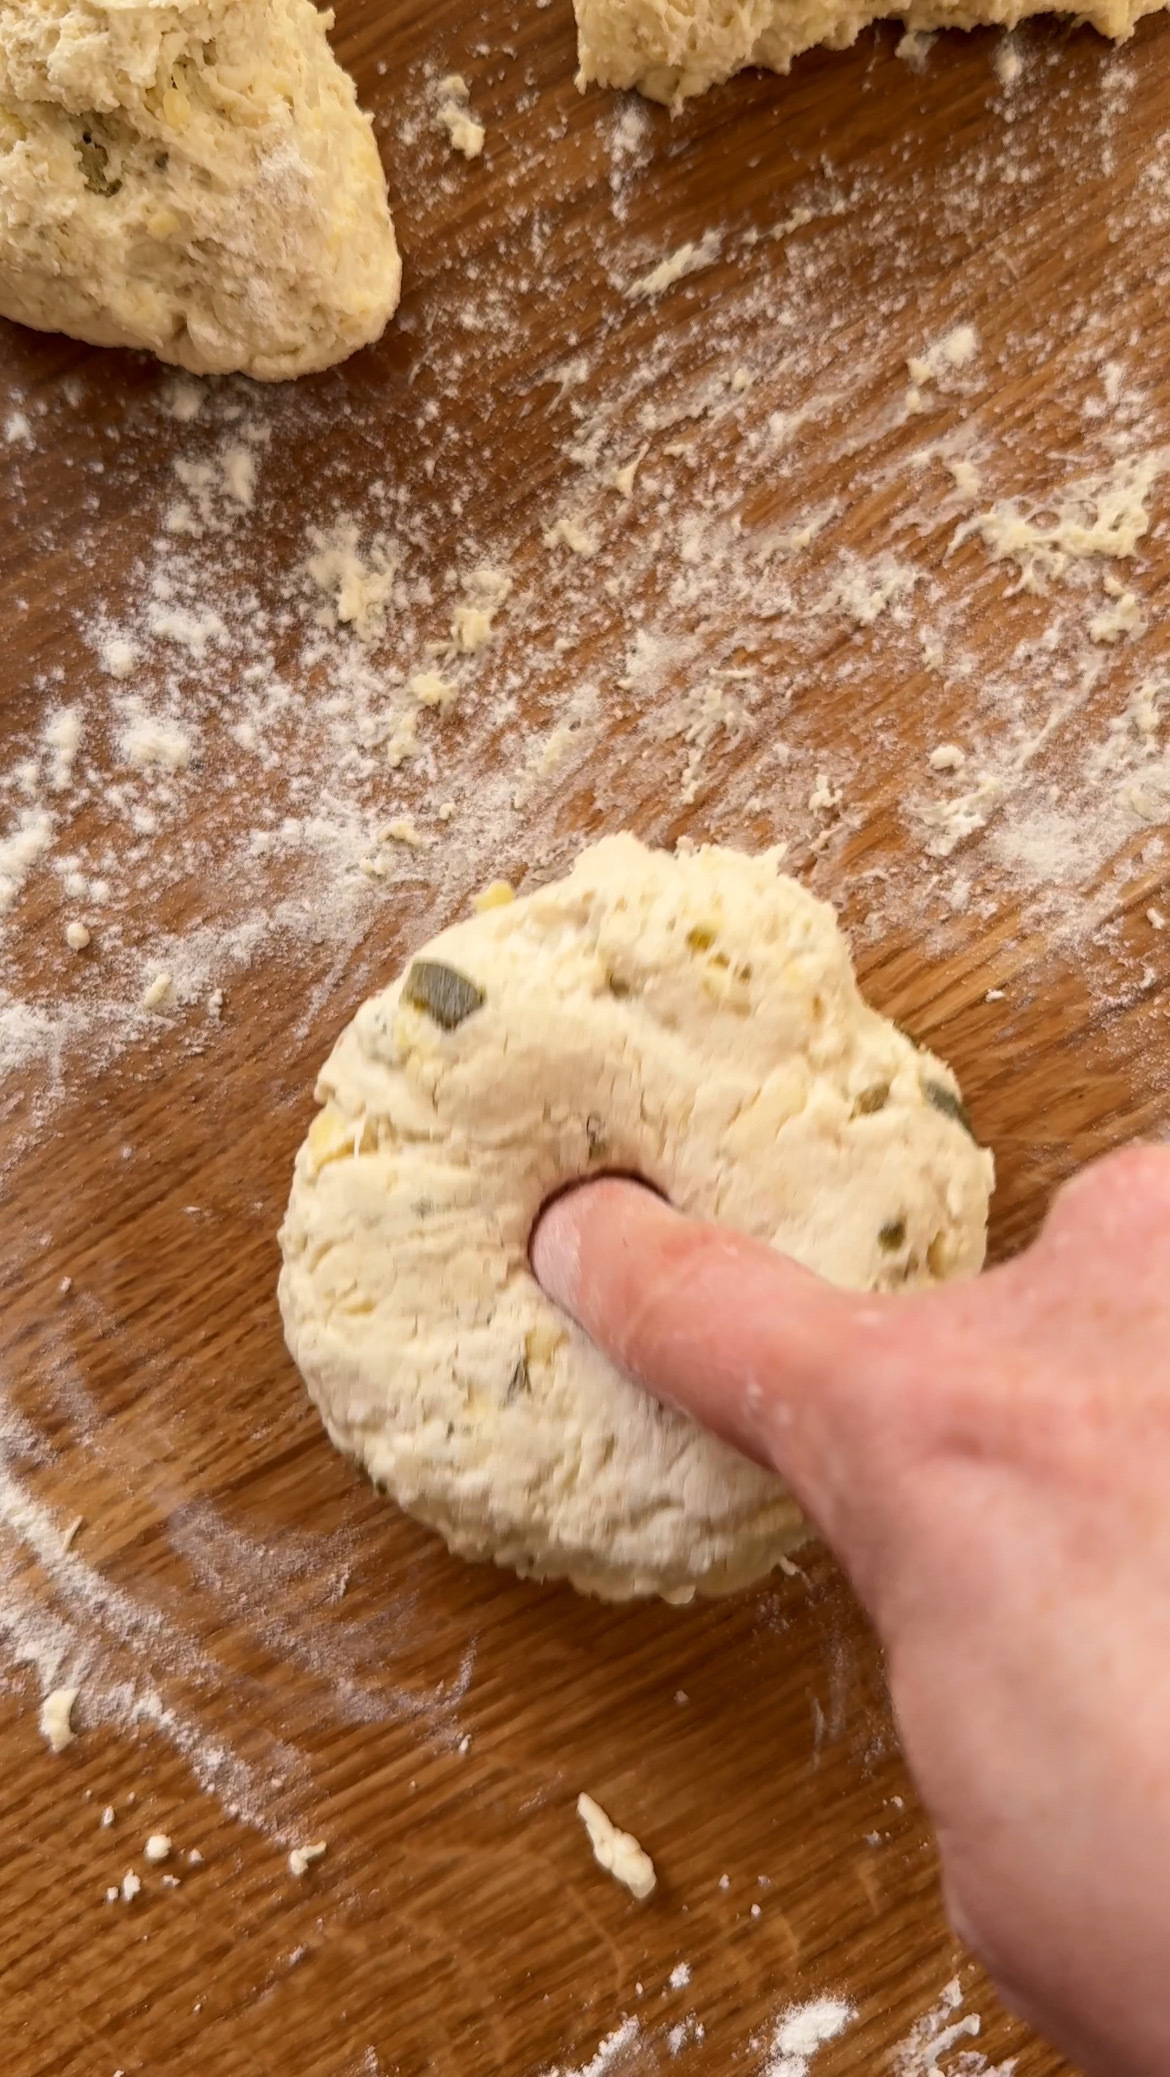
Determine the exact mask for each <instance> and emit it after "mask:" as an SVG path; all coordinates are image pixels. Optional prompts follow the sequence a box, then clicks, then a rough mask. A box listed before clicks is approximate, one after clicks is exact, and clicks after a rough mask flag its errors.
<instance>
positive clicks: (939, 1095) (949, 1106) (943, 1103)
mask: <svg viewBox="0 0 1170 2077" xmlns="http://www.w3.org/2000/svg"><path fill="white" fill-rule="evenodd" d="M923 1094H924V1096H925V1097H926V1101H927V1103H932V1104H933V1105H934V1108H935V1110H936V1111H941V1112H942V1114H943V1117H944V1118H953V1119H954V1121H955V1123H956V1125H961V1126H962V1128H963V1130H964V1132H966V1133H968V1134H969V1135H970V1137H971V1138H972V1139H974V1137H975V1134H974V1132H972V1130H971V1120H970V1118H969V1117H968V1116H967V1106H966V1104H965V1103H964V1102H963V1100H962V1098H961V1097H959V1096H956V1095H955V1092H954V1090H953V1089H948V1088H947V1087H946V1085H945V1083H943V1082H924V1083H923Z"/></svg>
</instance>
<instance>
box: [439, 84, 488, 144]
mask: <svg viewBox="0 0 1170 2077" xmlns="http://www.w3.org/2000/svg"><path fill="white" fill-rule="evenodd" d="M438 94H439V105H438V109H437V111H436V113H437V118H438V120H439V122H440V123H442V125H443V128H444V129H445V131H446V132H447V135H448V137H449V138H450V140H451V144H452V147H453V149H454V150H455V151H461V152H462V153H463V156H464V158H465V159H478V158H481V157H482V156H483V147H484V140H485V138H486V135H487V132H486V131H485V129H484V126H483V124H482V123H478V122H476V119H475V117H474V116H473V115H472V113H471V88H470V87H469V86H468V84H467V81H466V80H465V79H464V77H463V75H462V73H460V72H452V73H451V75H450V77H449V78H447V79H441V80H440V81H439V85H438Z"/></svg>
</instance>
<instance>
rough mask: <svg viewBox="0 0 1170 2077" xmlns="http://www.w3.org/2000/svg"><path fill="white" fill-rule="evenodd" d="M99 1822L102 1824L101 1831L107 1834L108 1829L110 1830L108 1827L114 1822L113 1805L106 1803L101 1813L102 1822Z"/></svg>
mask: <svg viewBox="0 0 1170 2077" xmlns="http://www.w3.org/2000/svg"><path fill="white" fill-rule="evenodd" d="M101 1822H102V1830H103V1831H104V1832H108V1831H109V1829H110V1826H111V1825H112V1824H113V1822H114V1806H113V1804H112V1803H107V1804H106V1807H105V1809H104V1810H103V1811H102V1820H101Z"/></svg>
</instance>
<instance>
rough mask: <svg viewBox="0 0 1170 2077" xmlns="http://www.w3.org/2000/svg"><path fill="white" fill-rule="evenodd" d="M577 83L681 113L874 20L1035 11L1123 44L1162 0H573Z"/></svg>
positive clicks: (954, 23)
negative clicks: (751, 74) (696, 97)
mask: <svg viewBox="0 0 1170 2077" xmlns="http://www.w3.org/2000/svg"><path fill="white" fill-rule="evenodd" d="M574 4H575V6H576V10H577V30H578V49H579V57H580V71H579V73H578V75H577V84H578V86H581V87H585V86H587V85H588V84H589V83H590V82H591V81H596V83H597V84H598V85H599V86H607V87H639V88H640V89H641V91H642V92H643V93H644V94H648V95H649V96H650V98H651V100H653V101H665V102H666V103H667V104H668V105H670V106H673V107H678V106H679V104H680V103H681V102H683V101H685V100H687V99H688V98H689V96H690V95H692V94H702V93H704V92H705V91H706V89H707V88H708V87H711V86H716V85H718V84H719V83H720V82H721V81H723V80H725V79H730V78H731V76H732V74H733V73H734V72H741V71H742V70H743V69H744V67H745V66H747V65H762V66H766V67H768V68H769V69H770V70H771V71H773V72H787V71H788V69H789V67H790V66H791V64H792V61H793V59H794V58H795V57H798V56H799V54H800V52H801V51H805V50H811V49H812V47H813V46H814V44H818V43H823V44H828V45H829V47H830V48H831V49H833V50H844V49H845V48H846V46H847V45H848V44H851V43H853V42H854V41H855V40H856V38H857V37H858V36H859V34H860V33H861V31H862V29H864V28H866V27H867V25H868V24H869V23H870V22H877V21H884V20H886V19H887V18H890V17H892V18H893V19H894V20H896V21H901V22H905V24H906V27H907V28H908V29H918V30H926V29H973V28H976V27H978V26H979V25H980V24H984V23H995V24H999V25H1000V26H1002V27H1003V28H1007V29H1011V28H1014V27H1015V25H1016V23H1017V22H1020V21H1023V19H1024V17H1025V16H1026V15H1031V14H1053V13H1066V14H1073V15H1075V16H1076V17H1077V20H1078V21H1082V22H1091V23H1092V24H1093V26H1094V27H1095V28H1097V29H1099V30H1100V31H1101V33H1102V35H1104V36H1113V37H1117V38H1119V39H1120V38H1124V37H1127V36H1129V35H1131V34H1132V32H1133V27H1134V24H1135V22H1138V21H1140V20H1141V18H1142V16H1143V15H1146V14H1153V13H1155V12H1157V11H1158V10H1159V9H1160V8H1161V7H1162V6H1163V5H1164V4H1165V0H1089V4H1088V5H1087V6H1081V5H1074V4H1073V0H1066V4H1065V5H1064V6H1061V5H1060V0H908V4H906V5H903V6H897V5H890V4H889V0H574Z"/></svg>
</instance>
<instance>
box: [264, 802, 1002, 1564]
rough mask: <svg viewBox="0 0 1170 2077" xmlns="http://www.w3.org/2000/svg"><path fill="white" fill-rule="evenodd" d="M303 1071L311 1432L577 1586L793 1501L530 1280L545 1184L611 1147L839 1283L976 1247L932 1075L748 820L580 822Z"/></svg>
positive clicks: (979, 1170)
mask: <svg viewBox="0 0 1170 2077" xmlns="http://www.w3.org/2000/svg"><path fill="white" fill-rule="evenodd" d="M317 1096H318V1099H319V1101H320V1102H321V1103H322V1104H323V1105H324V1109H323V1110H322V1112H321V1114H320V1116H319V1117H318V1118H317V1120H316V1122H315V1124H314V1125H313V1127H312V1130H311V1131H310V1133H309V1136H308V1138H307V1140H306V1141H305V1144H304V1146H303V1147H302V1148H301V1151H300V1154H299V1155H298V1157H297V1164H296V1175H295V1180H294V1183H293V1190H292V1199H291V1202H290V1204H289V1209H288V1215H287V1218H286V1220H285V1223H284V1226H283V1229H282V1232H281V1243H282V1247H283V1251H284V1269H283V1273H282V1276H281V1280H280V1302H281V1308H282V1311H283V1314H284V1323H285V1331H286V1334H287V1336H288V1343H289V1347H290V1349H291V1350H292V1353H293V1355H294V1356H295V1358H296V1361H297V1363H298V1364H299V1365H300V1368H301V1371H302V1374H303V1376H304V1378H305V1381H306V1383H307V1384H308V1387H309V1390H310V1392H311V1393H312V1395H313V1398H314V1399H315V1400H316V1402H317V1405H318V1406H319V1407H320V1409H321V1412H322V1414H323V1416H324V1419H325V1425H326V1427H327V1429H328V1431H329V1433H330V1435H331V1436H332V1438H333V1440H334V1442H335V1443H336V1444H337V1445H338V1447H339V1448H341V1449H343V1450H346V1451H348V1452H349V1453H350V1454H351V1455H353V1456H354V1457H356V1458H358V1459H359V1460H360V1461H361V1462H362V1463H363V1464H364V1465H365V1466H366V1467H367V1469H368V1470H369V1472H370V1474H371V1476H372V1477H373V1478H374V1479H375V1480H376V1481H377V1483H378V1484H379V1485H381V1486H383V1487H384V1488H385V1489H386V1490H387V1491H388V1492H390V1493H391V1494H393V1496H394V1498H395V1499H396V1500H397V1501H398V1502H399V1504H400V1505H401V1506H402V1507H404V1508H406V1509H407V1510H408V1511H409V1512H410V1513H411V1514H414V1515H417V1516H418V1517H419V1519H420V1520H422V1521H424V1522H429V1523H430V1524H431V1525H432V1526H433V1527H434V1528H436V1529H438V1530H439V1531H440V1532H441V1534H442V1535H443V1536H444V1537H445V1538H446V1539H447V1542H448V1543H449V1544H450V1546H451V1548H452V1549H453V1550H456V1551H459V1552H462V1553H463V1554H464V1555H465V1556H467V1557H470V1558H494V1559H496V1560H497V1561H498V1562H499V1563H501V1564H505V1565H512V1566H515V1568H516V1570H517V1571H519V1572H522V1573H526V1574H531V1575H533V1576H535V1577H537V1578H542V1579H543V1578H560V1577H564V1578H567V1579H570V1580H571V1581H572V1582H573V1584H574V1585H575V1586H576V1587H579V1588H580V1589H581V1590H582V1591H584V1592H588V1593H595V1594H600V1595H603V1596H605V1597H607V1598H610V1599H615V1600H618V1599H623V1598H625V1597H627V1596H630V1595H636V1594H649V1593H659V1594H663V1595H665V1596H667V1597H668V1598H671V1599H676V1600H685V1599H689V1598H690V1596H691V1595H692V1594H693V1593H694V1592H695V1591H696V1589H698V1590H701V1591H703V1592H705V1593H720V1592H724V1591H727V1590H729V1589H731V1588H734V1587H738V1586H742V1585H745V1584H746V1583H748V1582H749V1581H751V1580H755V1579H758V1578H759V1577H760V1576H761V1575H762V1574H764V1573H766V1572H767V1571H768V1570H769V1569H770V1568H771V1567H772V1566H773V1565H775V1563H776V1562H777V1560H778V1558H780V1557H781V1556H782V1555H783V1553H784V1552H785V1551H786V1550H788V1549H789V1548H791V1547H792V1546H793V1545H794V1544H795V1543H798V1542H799V1541H800V1540H801V1539H802V1537H803V1535H804V1534H805V1533H806V1532H805V1530H804V1527H803V1524H802V1521H801V1517H800V1514H799V1512H798V1510H797V1508H796V1505H795V1503H794V1502H793V1500H792V1499H791V1498H790V1496H789V1495H788V1493H787V1492H786V1491H785V1489H784V1487H783V1486H782V1485H781V1484H780V1482H779V1480H777V1479H776V1478H774V1477H773V1476H772V1475H770V1474H769V1473H766V1472H764V1471H761V1470H759V1469H758V1468H757V1467H756V1466H755V1465H754V1464H749V1463H747V1462H746V1461H745V1460H744V1459H742V1458H741V1457H739V1456H737V1455H736V1454H735V1453H734V1452H733V1451H731V1450H729V1449H728V1448H726V1447H725V1446H724V1445H723V1444H722V1443H719V1442H716V1441H714V1440H713V1439H712V1438H711V1437H710V1436H708V1435H706V1434H704V1433H702V1432H701V1431H700V1430H699V1429H698V1428H697V1427H696V1426H694V1424H693V1423H692V1422H690V1421H689V1420H687V1419H685V1418H684V1417H683V1416H682V1415H680V1414H677V1413H673V1412H669V1411H667V1410H666V1409H664V1408H662V1407H660V1406H658V1405H656V1404H655V1403H654V1402H653V1401H652V1400H650V1399H649V1398H647V1397H646V1395H645V1394H644V1393H642V1392H640V1391H639V1390H638V1389H637V1388H636V1387H635V1386H634V1385H632V1384H630V1383H629V1382H628V1381H627V1380H626V1379H625V1378H624V1377H622V1376H621V1375H620V1374H619V1373H618V1372H617V1371H616V1370H615V1369H613V1367H612V1366H611V1365H610V1364H609V1363H608V1362H607V1361H606V1359H605V1358H604V1357H603V1356H602V1355H601V1354H600V1353H599V1352H598V1350H597V1349H596V1348H594V1347H593V1346H592V1344H591V1343H590V1342H589V1341H588V1340H587V1339H586V1338H585V1336H584V1335H582V1334H581V1333H580V1331H579V1330H578V1329H577V1328H576V1327H575V1326H573V1325H571V1324H570V1323H569V1321H568V1320H567V1319H566V1318H565V1317H564V1316H563V1315H562V1314H561V1313H560V1312H559V1311H558V1310H557V1308H556V1307H555V1306H554V1305H552V1304H551V1303H550V1301H549V1300H548V1299H547V1298H546V1297H545V1296H544V1293H543V1292H542V1291H541V1289H540V1287H539V1286H538V1284H537V1283H536V1281H535V1279H534V1278H533V1275H532V1272H531V1269H530V1267H529V1261H528V1243H529V1236H530V1234H531V1231H532V1227H533V1224H534V1222H535V1219H536V1216H537V1213H538V1212H539V1210H540V1208H541V1206H542V1204H543V1203H544V1202H545V1200H546V1199H547V1198H548V1196H549V1195H550V1194H551V1193H552V1192H553V1191H555V1190H557V1189H558V1188H560V1187H561V1186H563V1185H564V1184H566V1183H568V1182H571V1181H573V1180H574V1179H576V1178H579V1177H585V1176H588V1175H591V1174H597V1173H601V1172H604V1171H605V1170H612V1169H617V1170H622V1171H626V1172H629V1173H633V1174H638V1175H641V1176H644V1177H645V1178H646V1180H647V1181H648V1182H650V1183H652V1184H654V1185H655V1186H656V1187H657V1188H658V1189H659V1190H660V1191H661V1192H662V1193H663V1194H664V1195H665V1196H667V1197H669V1198H670V1200H671V1201H672V1203H674V1204H675V1205H676V1206H678V1208H679V1209H680V1210H681V1211H684V1212H688V1213H691V1214H694V1215H695V1216H696V1217H700V1218H706V1219H718V1220H722V1221H723V1222H724V1223H725V1224H726V1225H728V1226H730V1227H734V1228H737V1229H738V1230H739V1231H740V1232H742V1233H748V1234H753V1235H755V1236H756V1237H757V1238H758V1239H760V1240H765V1241H770V1242H772V1243H773V1245H774V1246H776V1247H777V1248H780V1249H783V1250H784V1251H785V1252H786V1253H788V1254H790V1255H792V1256H795V1258H796V1259H797V1260H798V1261H800V1262H803V1263H806V1264H807V1265H808V1266H809V1267H810V1268H813V1269H817V1270H820V1271H821V1272H822V1273H823V1274H824V1275H825V1276H827V1277H831V1278H833V1279H834V1280H835V1281H836V1282H837V1283H839V1284H844V1285H851V1286H854V1287H855V1288H857V1289H861V1290H895V1289H898V1288H900V1287H902V1286H905V1285H914V1284H925V1283H930V1282H932V1281H935V1280H936V1279H939V1278H943V1277H951V1276H963V1275H967V1276H969V1275H972V1274H973V1273H974V1272H975V1271H976V1270H978V1269H979V1267H980V1265H981V1263H982V1261H983V1252H984V1237H985V1228H986V1217H987V1205H988V1198H989V1194H990V1189H991V1182H992V1163H991V1157H990V1155H988V1154H986V1153H984V1152H982V1151H981V1149H980V1148H979V1147H977V1146H976V1144H975V1142H974V1140H973V1139H972V1137H971V1134H970V1131H969V1129H968V1127H967V1124H966V1120H965V1115H964V1112H963V1108H962V1103H961V1100H960V1097H959V1093H958V1090H957V1088H956V1086H955V1082H954V1079H953V1077H952V1076H951V1074H950V1073H949V1072H948V1070H947V1069H946V1068H945V1067H943V1066H942V1065H941V1063H940V1062H939V1061H938V1060H936V1059H934V1058H933V1056H932V1055H931V1054H929V1053H924V1052H922V1051H920V1050H919V1049H918V1048H917V1047H916V1046H915V1045H914V1044H913V1042H912V1041H911V1040H910V1039H909V1038H907V1037H905V1036H904V1035H903V1033H902V1032H900V1031H899V1030H897V1029H896V1027H895V1026H894V1025H893V1024H890V1023H888V1022H887V1021H886V1019H885V1018H883V1017H879V1016H878V1015H876V1013H875V1012H874V1011H873V1010H871V1009H868V1008H867V1006H866V1004H865V1003H864V1002H863V1000H862V998H861V996H860V994H859V992H858V989H857V984H856V982H855V980H854V977H853V969H852V966H851V964H850V959H849V953H848V950H847V947H846V944H845V941H844V939H843V937H842V936H841V934H840V932H839V930H838V928H837V924H836V919H835V917H834V915H833V911H832V910H831V909H830V908H828V907H826V906H825V904H824V903H822V902H818V901H815V900H813V898H812V897H811V896H810V895H808V894H806V893H805V891H804V889H803V888H802V887H800V886H799V885H798V884H797V883H796V882H795V881H794V880H791V879H787V878H785V877H784V875H783V874H782V873H781V872H780V870H779V862H778V855H777V854H775V853H766V854H764V855H763V856H761V857H756V858H749V857H745V856H743V855H741V854H740V853H738V852H734V851H728V850H721V849H717V848H709V849H704V850H700V851H695V852H686V853H683V854H682V855H680V856H677V857H676V856H672V855H670V854H669V853H666V852H661V851H649V850H646V849H644V848H643V846H642V845H641V844H639V843H638V842H637V841H636V839H635V838H633V837H631V836H616V837H609V838H606V839H605V841H604V842H602V843H600V844H596V845H594V846H593V847H592V849H590V850H588V851H585V852H584V853H583V854H582V855H581V857H580V858H579V859H578V860H577V862H576V864H575V865H574V867H573V870H572V872H571V873H570V874H569V875H568V877H567V879H564V880H561V881H558V882H556V883H555V884H553V885H552V886H548V887H544V888H541V889H540V890H539V891H538V892H537V893H535V894H530V895H527V896H526V897H525V898H524V899H523V900H520V901H515V902H513V903H511V904H510V905H508V906H502V907H495V908H491V909H489V910H487V911H486V912H485V913H483V914H481V915H477V916H475V917H473V918H472V919H471V920H470V921H468V922H464V923H457V924H455V925H454V926H453V927H452V928H451V929H450V930H446V931H444V932H443V933H442V935H441V936H440V937H437V938H436V939H435V940H434V942H433V943H432V944H430V945H429V946H428V947H427V948H426V950H425V951H424V952H422V953H421V954H420V955H419V957H418V958H417V959H416V960H413V961H412V962H411V964H410V965H409V967H408V968H407V969H406V972H405V973H404V974H403V975H402V976H400V978H399V979H398V980H396V981H395V982H394V983H393V985H392V986H391V987H389V988H387V989H385V990H384V991H383V993H382V994H380V995H376V996H374V997H373V998H372V999H371V1000H370V1001H369V1002H367V1003H366V1004H365V1005H364V1007H363V1008H362V1009H361V1010H359V1012H358V1014H357V1016H356V1017H355V1019H354V1021H353V1023H352V1024H351V1025H350V1027H349V1029H348V1030H347V1031H346V1032H345V1033H344V1034H343V1036H342V1037H341V1039H340V1041H339V1042H338V1044H337V1046H336V1048H335V1049H334V1052H333V1055H332V1057H331V1059H330V1060H329V1061H328V1063H327V1064H326V1066H325V1068H324V1070H323V1072H322V1075H321V1078H320V1081H319V1083H318V1085H317ZM732 1324H733V1323H732V1322H728V1326H729V1328H730V1327H731V1326H732Z"/></svg>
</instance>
